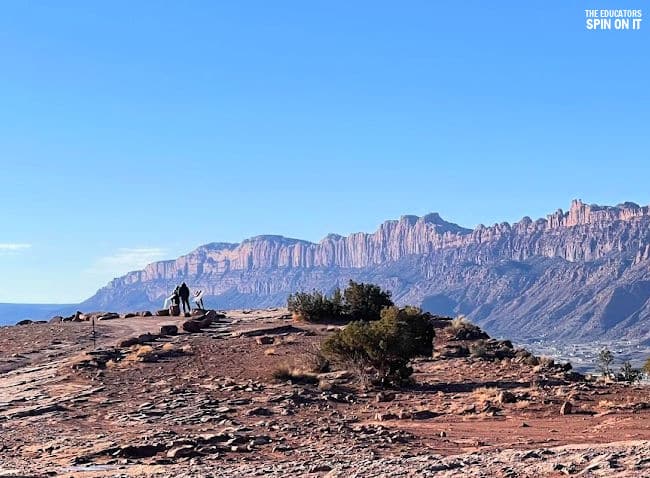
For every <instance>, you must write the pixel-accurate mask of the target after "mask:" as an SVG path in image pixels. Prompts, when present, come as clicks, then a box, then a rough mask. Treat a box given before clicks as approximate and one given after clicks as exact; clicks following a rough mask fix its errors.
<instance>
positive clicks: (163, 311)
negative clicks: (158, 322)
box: [156, 309, 169, 317]
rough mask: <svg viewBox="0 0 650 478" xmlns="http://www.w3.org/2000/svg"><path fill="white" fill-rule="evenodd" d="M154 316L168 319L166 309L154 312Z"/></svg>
mask: <svg viewBox="0 0 650 478" xmlns="http://www.w3.org/2000/svg"><path fill="white" fill-rule="evenodd" d="M156 315H157V316H158V317H169V310H168V309H160V310H157V311H156Z"/></svg>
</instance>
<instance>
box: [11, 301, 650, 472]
mask: <svg viewBox="0 0 650 478" xmlns="http://www.w3.org/2000/svg"><path fill="white" fill-rule="evenodd" d="M285 312H286V311H284V310H277V309H272V310H257V311H241V310H240V311H229V312H227V313H226V314H225V316H222V315H221V314H216V313H214V312H211V313H210V314H208V315H207V316H202V317H199V318H197V319H195V320H194V322H195V323H194V324H193V325H187V326H185V327H183V326H182V324H183V322H184V321H185V320H186V319H180V318H175V317H157V316H147V317H145V316H135V317H128V318H123V317H120V318H114V317H115V316H106V315H105V316H103V317H102V318H104V319H110V320H98V321H97V322H96V332H97V337H96V347H93V340H92V326H91V323H90V322H89V321H79V322H61V323H47V324H29V325H23V326H14V327H4V328H0V350H1V352H0V476H38V477H41V476H65V477H95V476H97V477H99V476H124V477H135V476H158V477H194V476H197V477H202V476H205V477H212V476H223V477H249V476H277V477H284V476H313V477H323V476H327V477H372V476H377V477H378V476H388V477H405V476H436V477H458V476H468V477H509V478H515V477H561V476H581V477H641V476H650V398H649V395H648V389H647V388H646V387H644V386H632V385H625V384H618V383H614V384H606V383H599V382H595V381H586V380H584V378H583V377H581V376H579V375H577V374H575V373H573V372H572V371H570V370H568V367H565V366H563V365H561V364H555V363H553V362H552V361H551V360H549V359H543V358H542V359H541V360H540V359H538V358H536V357H534V356H531V355H530V354H528V353H526V352H525V351H523V350H518V349H515V348H512V347H511V345H510V344H509V343H508V342H507V341H496V340H491V339H485V338H483V339H481V338H477V337H472V336H468V337H459V336H458V335H457V334H455V332H454V330H453V328H450V327H449V322H448V321H445V320H443V319H439V320H438V321H437V324H436V326H437V335H436V345H435V352H434V356H433V357H428V358H421V359H417V360H416V361H415V362H414V364H413V365H414V368H415V374H414V380H415V383H414V384H413V385H412V386H409V387H406V388H403V389H400V390H376V389H372V390H364V389H362V388H361V387H360V385H359V384H358V382H357V381H356V380H355V379H354V377H353V376H352V375H351V373H350V372H349V371H346V370H337V369H336V368H334V369H333V370H332V371H330V372H327V373H320V374H319V373H316V372H313V371H311V370H312V365H313V350H314V347H315V346H316V345H317V344H318V343H319V342H320V341H321V340H323V338H324V337H326V336H327V335H328V334H331V333H332V331H333V330H335V328H336V327H334V326H327V325H314V324H304V323H293V322H292V321H291V320H290V319H289V318H288V316H287V315H286V313H285ZM98 318H99V317H98ZM197 323H198V324H197ZM167 325H175V326H176V328H178V333H176V331H175V330H174V327H166V328H165V329H164V332H165V335H161V333H160V332H161V327H162V326H167ZM185 329H188V330H192V332H191V333H190V332H187V331H186V330H185ZM459 338H464V340H458V339H459ZM280 370H287V371H289V372H290V374H289V375H291V376H293V378H291V379H289V380H286V379H278V378H274V375H276V376H277V375H278V374H277V372H278V371H280ZM285 378H286V377H285Z"/></svg>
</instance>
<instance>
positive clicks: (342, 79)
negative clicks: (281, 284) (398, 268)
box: [0, 0, 650, 302]
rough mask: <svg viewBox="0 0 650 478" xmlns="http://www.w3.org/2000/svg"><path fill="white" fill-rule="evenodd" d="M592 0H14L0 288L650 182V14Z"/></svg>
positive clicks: (28, 298) (1, 40) (23, 295)
mask: <svg viewBox="0 0 650 478" xmlns="http://www.w3.org/2000/svg"><path fill="white" fill-rule="evenodd" d="M588 3H589V5H586V4H585V3H584V2H577V1H566V0H561V1H560V0H558V1H534V0H533V1H526V2H522V1H518V2H506V1H502V2H485V1H464V2H459V1H444V2H443V1H440V2H430V1H410V2H380V1H372V2H369V1H368V2H364V1H357V2H342V1H340V2H339V1H322V2H321V1H312V2H298V1H295V2H290V1H280V2H263V1H259V2H252V1H243V2H207V1H206V2H199V1H189V2H159V1H155V2H154V1H152V2H147V1H139V2H118V1H115V2H103V3H101V2H69V1H62V2H20V1H13V2H9V1H8V2H3V3H2V7H1V8H2V12H1V14H0V71H1V72H2V74H0V99H1V107H0V166H1V171H2V188H0V218H2V226H1V227H0V302H70V301H79V300H82V299H84V298H86V297H88V296H90V295H91V294H92V293H93V292H94V291H95V290H96V289H97V288H98V287H100V286H102V285H104V284H105V283H106V282H107V281H108V280H110V279H111V278H113V277H115V276H118V275H120V274H122V273H124V272H126V271H128V270H131V269H134V268H139V267H141V266H142V265H144V264H145V263H147V262H149V261H152V260H158V259H164V258H175V257H176V256H178V255H180V254H183V253H185V252H188V251H190V250H191V249H193V248H195V247H196V246H198V245H200V244H203V243H206V242H212V241H231V242H238V241H240V240H242V239H244V238H246V237H250V236H253V235H258V234H265V233H275V234H283V235H287V236H292V237H300V238H305V239H310V240H314V241H317V240H319V239H320V238H321V237H323V236H324V235H325V234H327V233H328V232H336V233H340V234H348V233H350V232H354V231H373V230H374V229H375V228H376V227H377V225H378V224H379V223H380V222H382V221H383V220H385V219H389V218H396V217H399V216H400V215H402V214H425V213H427V212H430V211H437V212H439V213H440V214H441V215H442V216H443V217H444V218H446V219H447V220H450V221H453V222H457V223H459V224H461V225H463V226H467V227H474V226H475V225H477V224H478V223H484V224H491V223H494V222H500V221H502V220H508V221H516V220H518V219H520V218H521V217H522V216H524V215H530V216H532V217H541V216H544V215H545V214H547V213H550V212H552V211H554V210H555V209H556V208H558V207H562V208H565V209H566V208H567V207H568V205H569V203H570V201H571V199H573V198H582V199H583V200H584V201H586V202H597V203H604V204H616V203H618V202H622V201H626V200H630V201H636V202H639V203H642V204H648V203H650V189H648V177H650V174H649V173H650V157H649V153H648V152H649V150H650V135H649V134H648V132H649V131H650V117H649V116H650V94H649V88H648V78H650V64H649V63H650V55H648V50H649V47H650V41H649V40H650V36H649V33H648V32H649V31H650V23H648V24H647V25H644V24H642V28H641V30H639V31H623V32H621V31H587V30H586V29H585V19H584V8H587V7H593V8H642V7H643V6H644V2H641V1H638V2H636V3H634V2H630V1H618V2H613V1H607V2H603V1H596V2H588ZM646 14H647V15H650V9H648V11H647V13H646ZM644 22H648V20H647V19H646V20H644Z"/></svg>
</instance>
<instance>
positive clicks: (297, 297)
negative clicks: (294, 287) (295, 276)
mask: <svg viewBox="0 0 650 478" xmlns="http://www.w3.org/2000/svg"><path fill="white" fill-rule="evenodd" d="M337 296H340V292H339V294H336V291H335V293H334V294H332V296H331V297H328V296H327V295H325V294H323V293H321V292H319V291H317V290H314V291H312V292H296V293H295V294H290V295H289V298H288V299H287V307H288V309H289V312H291V313H292V314H294V316H295V317H297V318H298V319H301V320H305V321H308V322H325V321H327V320H332V319H337V318H339V317H340V316H341V314H342V313H343V309H342V305H341V303H340V302H339V303H337V300H340V299H336V297H337Z"/></svg>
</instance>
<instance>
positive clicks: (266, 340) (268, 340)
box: [255, 335, 275, 345]
mask: <svg viewBox="0 0 650 478" xmlns="http://www.w3.org/2000/svg"><path fill="white" fill-rule="evenodd" d="M255 341H256V342H257V343H258V344H259V345H271V344H272V343H274V342H275V339H274V338H273V337H270V336H268V335H262V336H261V337H257V339H255Z"/></svg>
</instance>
